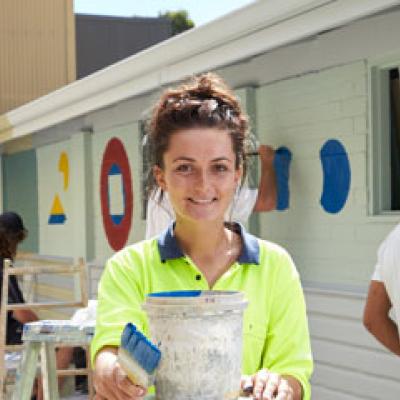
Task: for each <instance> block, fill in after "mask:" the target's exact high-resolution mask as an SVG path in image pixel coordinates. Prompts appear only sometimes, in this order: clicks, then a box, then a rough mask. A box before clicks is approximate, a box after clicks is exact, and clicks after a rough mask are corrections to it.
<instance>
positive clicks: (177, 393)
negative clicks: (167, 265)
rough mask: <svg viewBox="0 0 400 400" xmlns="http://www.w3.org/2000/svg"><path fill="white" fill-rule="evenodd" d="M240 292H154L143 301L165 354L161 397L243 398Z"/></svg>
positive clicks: (188, 399) (167, 399)
mask: <svg viewBox="0 0 400 400" xmlns="http://www.w3.org/2000/svg"><path fill="white" fill-rule="evenodd" d="M246 306H247V301H246V300H245V299H244V297H243V294H242V293H240V292H229V291H176V292H162V293H153V294H151V295H149V296H148V297H147V301H146V303H145V304H144V305H143V308H144V309H145V311H146V313H147V315H148V317H149V323H150V332H151V336H152V339H153V341H154V343H155V344H156V345H158V346H159V348H160V350H161V352H162V357H161V363H160V366H159V368H158V370H157V373H156V398H157V400H234V399H237V398H238V397H239V392H240V390H239V389H240V376H241V362H242V336H243V310H244V309H245V308H246Z"/></svg>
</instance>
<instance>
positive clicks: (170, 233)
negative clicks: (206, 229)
mask: <svg viewBox="0 0 400 400" xmlns="http://www.w3.org/2000/svg"><path fill="white" fill-rule="evenodd" d="M174 226H175V224H174V223H172V224H170V225H169V227H168V228H167V229H166V230H165V231H164V232H162V233H161V234H160V236H159V237H158V239H157V241H158V250H159V252H160V257H161V261H162V262H165V261H166V260H171V259H175V258H181V257H184V254H183V252H182V250H181V248H180V247H179V244H178V241H177V240H176V236H175V234H174ZM233 229H234V230H235V231H236V232H237V233H238V234H239V235H240V236H241V238H242V244H243V246H242V252H241V253H240V256H239V258H238V260H237V261H238V263H239V264H259V263H260V247H259V244H258V240H257V238H256V237H255V236H253V235H251V234H250V233H248V232H246V230H245V229H244V227H243V226H242V225H241V224H239V223H235V224H234V226H233Z"/></svg>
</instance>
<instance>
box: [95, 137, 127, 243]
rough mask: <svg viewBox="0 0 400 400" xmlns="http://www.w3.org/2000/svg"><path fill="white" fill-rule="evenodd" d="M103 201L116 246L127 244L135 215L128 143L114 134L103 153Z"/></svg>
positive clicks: (110, 236)
mask: <svg viewBox="0 0 400 400" xmlns="http://www.w3.org/2000/svg"><path fill="white" fill-rule="evenodd" d="M100 201H101V213H102V217H103V227H104V230H105V233H106V237H107V240H108V243H109V244H110V246H111V247H112V249H113V250H120V249H122V248H123V247H124V245H125V243H126V241H127V240H128V236H129V233H130V229H131V222H132V215H133V191H132V177H131V170H130V167H129V160H128V156H127V153H126V150H125V147H124V145H123V143H122V142H121V140H119V139H118V138H115V137H113V138H111V139H110V140H109V141H108V143H107V145H106V149H105V151H104V153H103V160H102V163H101V172H100Z"/></svg>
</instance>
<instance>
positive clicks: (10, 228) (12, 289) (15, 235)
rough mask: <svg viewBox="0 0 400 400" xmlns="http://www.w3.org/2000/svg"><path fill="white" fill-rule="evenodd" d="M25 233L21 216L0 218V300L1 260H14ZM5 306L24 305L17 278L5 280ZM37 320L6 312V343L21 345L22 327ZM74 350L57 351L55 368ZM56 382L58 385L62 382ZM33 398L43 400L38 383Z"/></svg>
mask: <svg viewBox="0 0 400 400" xmlns="http://www.w3.org/2000/svg"><path fill="white" fill-rule="evenodd" d="M27 234H28V230H27V229H26V228H25V226H24V223H23V221H22V218H21V216H20V215H18V214H17V213H15V212H13V211H7V212H4V213H3V214H1V215H0V263H1V266H2V267H1V269H0V270H1V273H0V301H1V299H2V290H3V268H4V260H5V259H10V260H11V261H14V260H15V256H16V254H17V249H18V245H19V244H20V243H21V242H22V241H23V240H24V239H25V238H26V236H27ZM8 279H9V280H8V303H9V304H15V303H25V299H24V296H23V294H22V291H21V289H20V287H19V284H18V280H17V277H16V276H15V275H10V276H9V278H8ZM38 320H39V318H38V316H37V314H36V313H35V312H33V311H32V310H29V309H20V310H13V311H8V313H7V332H6V344H7V345H15V344H22V332H23V326H24V324H26V323H27V322H33V321H38ZM72 356H73V349H72V348H70V347H63V348H60V349H59V350H58V351H57V355H56V361H57V368H58V369H65V368H67V367H68V365H69V364H70V362H71V360H72ZM61 381H62V380H61V379H60V380H59V384H60V383H61ZM35 391H36V399H37V400H41V399H42V398H43V393H42V388H41V384H40V383H39V384H38V385H37V389H35Z"/></svg>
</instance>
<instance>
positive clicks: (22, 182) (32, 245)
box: [2, 150, 39, 252]
mask: <svg viewBox="0 0 400 400" xmlns="http://www.w3.org/2000/svg"><path fill="white" fill-rule="evenodd" d="M2 160H3V205H4V211H16V212H18V213H19V214H20V215H21V216H22V218H23V220H24V223H25V226H26V227H27V229H28V230H29V234H28V237H27V238H26V240H25V241H24V242H23V243H22V244H21V245H20V249H21V250H24V251H32V252H37V251H38V248H39V239H38V233H39V232H38V190H37V164H36V151H35V150H27V151H23V152H21V153H17V154H10V155H4V156H3V157H2Z"/></svg>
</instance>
